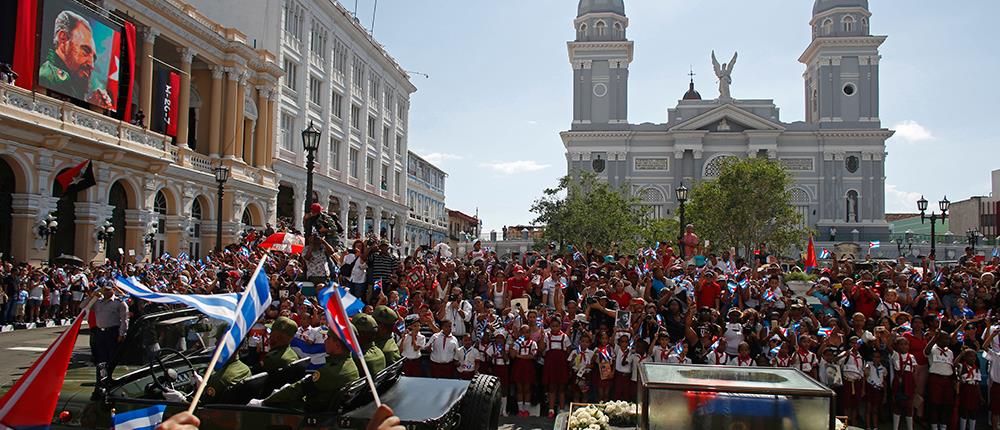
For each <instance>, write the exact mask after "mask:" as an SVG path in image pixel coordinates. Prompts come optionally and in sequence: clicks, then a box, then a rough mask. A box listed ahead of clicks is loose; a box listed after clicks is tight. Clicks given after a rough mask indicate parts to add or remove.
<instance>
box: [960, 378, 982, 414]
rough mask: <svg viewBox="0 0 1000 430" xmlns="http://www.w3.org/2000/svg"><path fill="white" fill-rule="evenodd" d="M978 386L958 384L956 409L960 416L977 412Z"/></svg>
mask: <svg viewBox="0 0 1000 430" xmlns="http://www.w3.org/2000/svg"><path fill="white" fill-rule="evenodd" d="M979 400H980V393H979V384H965V383H963V384H959V387H958V409H959V411H960V412H961V413H962V415H965V416H968V415H973V414H976V413H978V412H979Z"/></svg>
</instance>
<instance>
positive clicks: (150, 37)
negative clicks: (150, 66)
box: [142, 27, 160, 54]
mask: <svg viewBox="0 0 1000 430" xmlns="http://www.w3.org/2000/svg"><path fill="white" fill-rule="evenodd" d="M159 35H160V31H159V30H156V29H154V28H153V27H147V28H146V31H143V32H142V42H143V43H154V42H156V36H159ZM150 54H152V53H150Z"/></svg>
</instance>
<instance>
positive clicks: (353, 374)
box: [249, 335, 360, 412]
mask: <svg viewBox="0 0 1000 430" xmlns="http://www.w3.org/2000/svg"><path fill="white" fill-rule="evenodd" d="M326 353H327V358H326V365H325V366H323V367H321V368H320V369H319V370H317V371H316V373H313V374H312V375H311V376H307V377H305V378H303V379H301V380H299V381H298V382H295V383H292V384H288V385H285V386H284V387H282V388H281V389H280V390H278V391H276V392H275V393H274V394H271V395H270V396H268V398H266V399H264V400H257V399H254V400H251V401H250V403H249V405H250V406H262V405H263V406H285V407H291V408H295V409H304V410H306V411H310V412H311V411H324V410H327V409H329V408H330V402H331V401H333V398H334V396H336V395H337V393H339V392H340V390H341V389H342V388H344V387H345V386H347V385H348V384H350V383H351V382H354V381H355V380H357V379H358V378H360V375H359V374H358V367H357V366H356V365H355V364H354V360H351V350H350V349H349V348H348V347H347V346H346V345H344V343H343V342H342V341H341V340H340V338H339V337H338V336H335V335H331V336H328V337H327V338H326Z"/></svg>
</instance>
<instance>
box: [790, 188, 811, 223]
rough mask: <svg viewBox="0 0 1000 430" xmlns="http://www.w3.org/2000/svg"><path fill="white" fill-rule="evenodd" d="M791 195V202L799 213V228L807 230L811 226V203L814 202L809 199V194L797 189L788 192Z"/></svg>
mask: <svg viewBox="0 0 1000 430" xmlns="http://www.w3.org/2000/svg"><path fill="white" fill-rule="evenodd" d="M788 193H789V194H790V197H791V198H790V199H789V202H790V203H791V204H792V206H793V207H794V208H795V212H798V213H799V217H800V218H799V227H802V228H805V227H806V226H808V225H809V202H810V201H811V200H812V199H811V198H810V197H809V192H808V191H806V190H804V189H802V188H799V187H795V188H792V189H790V190H788Z"/></svg>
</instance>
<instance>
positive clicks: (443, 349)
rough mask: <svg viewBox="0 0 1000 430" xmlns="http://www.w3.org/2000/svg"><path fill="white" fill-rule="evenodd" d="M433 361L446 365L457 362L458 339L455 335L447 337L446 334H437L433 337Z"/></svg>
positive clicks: (431, 344)
mask: <svg viewBox="0 0 1000 430" xmlns="http://www.w3.org/2000/svg"><path fill="white" fill-rule="evenodd" d="M430 347H431V361H432V362H434V363H438V364H446V363H451V362H452V361H455V351H458V339H456V338H455V336H454V335H447V336H445V334H444V332H443V331H442V332H437V333H434V335H433V336H431V341H430Z"/></svg>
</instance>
